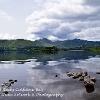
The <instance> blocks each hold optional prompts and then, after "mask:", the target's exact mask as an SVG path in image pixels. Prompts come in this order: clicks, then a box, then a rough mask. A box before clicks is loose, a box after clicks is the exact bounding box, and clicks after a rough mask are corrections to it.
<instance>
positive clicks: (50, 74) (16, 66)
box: [0, 51, 100, 100]
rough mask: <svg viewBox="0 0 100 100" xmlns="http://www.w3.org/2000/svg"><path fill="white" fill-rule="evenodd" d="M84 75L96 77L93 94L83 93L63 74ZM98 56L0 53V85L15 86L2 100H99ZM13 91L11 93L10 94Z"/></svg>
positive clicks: (59, 53)
mask: <svg viewBox="0 0 100 100" xmlns="http://www.w3.org/2000/svg"><path fill="white" fill-rule="evenodd" d="M69 71H87V72H88V73H89V74H90V75H91V76H93V77H96V79H97V82H96V84H95V91H94V92H92V93H87V92H86V90H85V88H84V85H83V83H82V82H79V81H78V80H76V79H75V80H74V79H71V78H69V77H68V76H67V75H66V72H69ZM96 72H100V56H99V55H95V54H93V53H90V52H87V51H64V52H58V53H56V54H38V53H37V54H24V53H16V52H12V53H0V84H2V83H3V82H6V81H8V80H9V79H16V80H17V82H16V83H15V84H13V85H12V87H10V89H11V91H10V89H9V95H7V96H2V95H1V96H0V99H2V100H100V74H96ZM12 90H13V91H12Z"/></svg>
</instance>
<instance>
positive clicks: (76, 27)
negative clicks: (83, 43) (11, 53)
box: [0, 0, 100, 41]
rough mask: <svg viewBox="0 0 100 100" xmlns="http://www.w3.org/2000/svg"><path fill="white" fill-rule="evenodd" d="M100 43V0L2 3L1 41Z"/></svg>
mask: <svg viewBox="0 0 100 100" xmlns="http://www.w3.org/2000/svg"><path fill="white" fill-rule="evenodd" d="M41 38H47V39H50V40H52V41H55V40H69V39H74V38H78V39H84V40H90V41H100V0H0V39H28V40H33V41H34V40H37V39H41Z"/></svg>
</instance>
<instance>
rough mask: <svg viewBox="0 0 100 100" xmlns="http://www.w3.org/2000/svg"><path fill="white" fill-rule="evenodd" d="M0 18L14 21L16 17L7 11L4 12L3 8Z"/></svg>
mask: <svg viewBox="0 0 100 100" xmlns="http://www.w3.org/2000/svg"><path fill="white" fill-rule="evenodd" d="M0 18H1V19H4V20H5V19H6V20H7V21H12V20H13V19H14V18H13V17H12V16H10V15H9V14H8V13H7V12H4V11H2V10H0Z"/></svg>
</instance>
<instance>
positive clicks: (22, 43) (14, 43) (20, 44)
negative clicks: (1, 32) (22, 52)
mask: <svg viewBox="0 0 100 100" xmlns="http://www.w3.org/2000/svg"><path fill="white" fill-rule="evenodd" d="M52 46H56V47H58V48H67V49H69V48H76V47H83V48H84V47H98V46H100V41H98V42H97V41H87V40H80V39H73V40H64V41H55V42H52V41H50V40H48V39H46V38H43V39H40V40H36V41H29V40H24V39H17V40H0V50H1V49H4V48H5V49H13V50H16V49H18V48H30V47H32V48H33V47H52Z"/></svg>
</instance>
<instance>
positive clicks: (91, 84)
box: [84, 76, 94, 93]
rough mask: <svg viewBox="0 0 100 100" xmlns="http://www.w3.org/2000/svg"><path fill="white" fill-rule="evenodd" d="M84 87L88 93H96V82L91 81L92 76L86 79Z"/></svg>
mask: <svg viewBox="0 0 100 100" xmlns="http://www.w3.org/2000/svg"><path fill="white" fill-rule="evenodd" d="M84 86H85V88H86V91H87V92H88V93H91V92H93V91H94V82H93V81H92V80H91V79H90V76H86V77H84Z"/></svg>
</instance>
